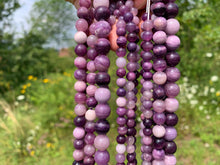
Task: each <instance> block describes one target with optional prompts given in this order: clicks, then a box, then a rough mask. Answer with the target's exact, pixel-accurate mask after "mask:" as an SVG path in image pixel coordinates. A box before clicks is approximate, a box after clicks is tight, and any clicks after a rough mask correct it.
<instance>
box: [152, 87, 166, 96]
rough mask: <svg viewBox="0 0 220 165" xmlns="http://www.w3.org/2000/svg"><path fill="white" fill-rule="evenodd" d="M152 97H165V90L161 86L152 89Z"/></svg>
mask: <svg viewBox="0 0 220 165" xmlns="http://www.w3.org/2000/svg"><path fill="white" fill-rule="evenodd" d="M153 95H154V98H155V99H163V98H164V97H165V96H166V94H165V90H164V88H163V87H161V86H158V87H156V88H154V92H153Z"/></svg>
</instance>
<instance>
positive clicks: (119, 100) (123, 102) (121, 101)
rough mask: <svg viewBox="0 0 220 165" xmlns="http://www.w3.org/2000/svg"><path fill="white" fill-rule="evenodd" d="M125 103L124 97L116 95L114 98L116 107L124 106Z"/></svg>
mask: <svg viewBox="0 0 220 165" xmlns="http://www.w3.org/2000/svg"><path fill="white" fill-rule="evenodd" d="M126 103H127V100H126V99H125V98H124V97H118V98H117V99H116V104H117V106H118V107H125V106H126Z"/></svg>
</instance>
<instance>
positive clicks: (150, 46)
mask: <svg viewBox="0 0 220 165" xmlns="http://www.w3.org/2000/svg"><path fill="white" fill-rule="evenodd" d="M153 46H154V45H153V43H152V42H151V41H143V42H141V48H142V49H143V50H144V51H151V50H152V49H153Z"/></svg>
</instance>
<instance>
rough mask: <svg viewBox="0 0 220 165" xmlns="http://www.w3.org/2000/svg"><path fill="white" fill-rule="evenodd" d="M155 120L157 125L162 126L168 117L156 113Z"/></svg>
mask: <svg viewBox="0 0 220 165" xmlns="http://www.w3.org/2000/svg"><path fill="white" fill-rule="evenodd" d="M153 120H154V122H155V123H156V124H157V125H162V124H164V123H165V121H166V116H165V114H164V113H155V114H154V116H153Z"/></svg>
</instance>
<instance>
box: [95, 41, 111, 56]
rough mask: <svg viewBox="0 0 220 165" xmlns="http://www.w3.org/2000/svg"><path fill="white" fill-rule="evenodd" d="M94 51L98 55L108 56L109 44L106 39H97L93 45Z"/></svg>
mask: <svg viewBox="0 0 220 165" xmlns="http://www.w3.org/2000/svg"><path fill="white" fill-rule="evenodd" d="M95 49H96V51H97V53H99V54H104V55H106V54H108V52H109V51H110V42H109V40H107V39H106V38H99V39H98V40H97V42H96V44H95Z"/></svg>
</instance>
